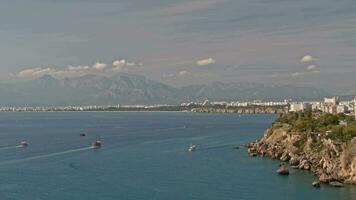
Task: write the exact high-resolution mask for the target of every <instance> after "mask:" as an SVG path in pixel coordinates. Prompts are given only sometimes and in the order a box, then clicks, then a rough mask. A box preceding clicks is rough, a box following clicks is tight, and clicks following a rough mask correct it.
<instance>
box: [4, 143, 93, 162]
mask: <svg viewBox="0 0 356 200" xmlns="http://www.w3.org/2000/svg"><path fill="white" fill-rule="evenodd" d="M15 148H19V147H17V146H16V147H15ZM89 149H93V147H83V148H78V149H71V150H66V151H61V152H56V153H49V154H44V155H38V156H32V157H28V158H22V159H15V160H9V161H3V162H0V166H2V165H10V164H17V163H21V162H26V161H32V160H37V159H43V158H50V157H54V156H60V155H64V154H69V153H75V152H80V151H85V150H89Z"/></svg>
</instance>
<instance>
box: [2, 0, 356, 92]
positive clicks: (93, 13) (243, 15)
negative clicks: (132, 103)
mask: <svg viewBox="0 0 356 200" xmlns="http://www.w3.org/2000/svg"><path fill="white" fill-rule="evenodd" d="M355 8H356V2H355V1H352V0H345V1H340V2H336V1H331V0H327V1H322V0H311V1H310V0H302V1H296V2H294V1H280V0H253V1H243V0H193V1H192V0H189V1H188V0H182V1H176V0H151V1H138V0H121V1H114V0H100V1H99V0H87V1H84V0H71V1H69V0H63V1H62V0H61V1H59V0H58V1H56V0H52V1H45V0H33V1H26V0H18V1H10V0H5V1H3V2H2V5H1V7H0V21H1V24H2V26H1V27H0V42H1V44H2V45H1V46H0V59H1V64H0V74H1V75H0V79H1V81H2V82H9V81H10V82H13V81H15V82H18V81H23V80H29V79H36V78H39V77H41V76H43V75H51V76H53V77H55V78H58V79H61V78H65V77H77V76H83V75H86V74H101V75H111V74H113V73H116V72H126V73H130V74H139V75H144V76H146V77H147V78H149V79H153V80H157V81H160V82H164V83H167V84H169V85H173V86H183V85H190V84H198V83H204V84H206V83H211V82H213V81H221V82H259V83H268V84H293V85H300V86H310V87H316V88H323V89H324V90H326V91H327V92H329V93H339V94H342V93H348V94H349V93H350V91H352V90H353V89H355V86H356V79H355V78H354V76H355V74H356V65H355V63H356V57H355V52H356V38H355V35H356V29H355V27H356V12H355Z"/></svg>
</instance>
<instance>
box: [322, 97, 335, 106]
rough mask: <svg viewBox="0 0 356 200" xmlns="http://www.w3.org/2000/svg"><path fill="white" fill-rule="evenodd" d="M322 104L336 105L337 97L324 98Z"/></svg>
mask: <svg viewBox="0 0 356 200" xmlns="http://www.w3.org/2000/svg"><path fill="white" fill-rule="evenodd" d="M324 104H325V105H329V106H336V105H338V104H339V97H336V96H334V97H331V98H327V97H325V98H324Z"/></svg>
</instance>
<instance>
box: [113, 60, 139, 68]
mask: <svg viewBox="0 0 356 200" xmlns="http://www.w3.org/2000/svg"><path fill="white" fill-rule="evenodd" d="M112 65H113V66H115V67H125V66H127V67H132V66H135V65H136V63H133V62H128V61H127V60H125V59H121V60H115V61H114V62H113V63H112Z"/></svg>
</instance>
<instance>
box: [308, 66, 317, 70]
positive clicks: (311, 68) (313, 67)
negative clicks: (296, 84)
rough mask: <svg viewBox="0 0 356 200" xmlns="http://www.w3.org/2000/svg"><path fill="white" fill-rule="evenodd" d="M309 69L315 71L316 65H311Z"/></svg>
mask: <svg viewBox="0 0 356 200" xmlns="http://www.w3.org/2000/svg"><path fill="white" fill-rule="evenodd" d="M307 69H308V70H314V69H316V66H315V65H309V66H308V67H307Z"/></svg>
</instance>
